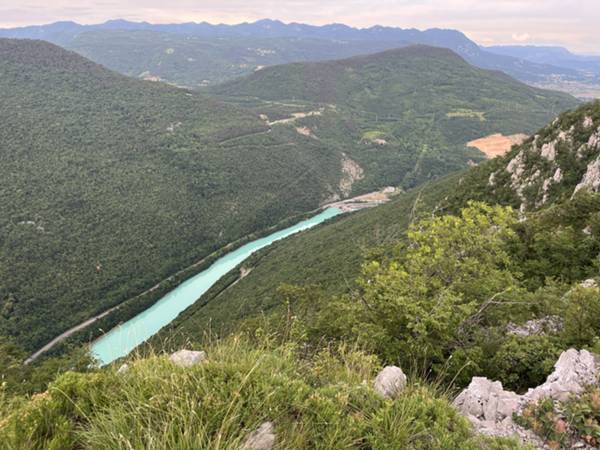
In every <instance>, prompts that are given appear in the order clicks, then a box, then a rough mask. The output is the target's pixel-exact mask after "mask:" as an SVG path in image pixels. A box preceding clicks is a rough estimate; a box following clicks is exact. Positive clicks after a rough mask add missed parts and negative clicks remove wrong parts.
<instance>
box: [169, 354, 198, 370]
mask: <svg viewBox="0 0 600 450" xmlns="http://www.w3.org/2000/svg"><path fill="white" fill-rule="evenodd" d="M169 359H170V360H171V362H172V363H173V364H175V365H176V366H179V367H192V366H195V365H196V364H199V363H201V362H203V361H205V360H206V352H194V351H191V350H179V351H178V352H175V353H173V354H172V355H171V356H170V357H169Z"/></svg>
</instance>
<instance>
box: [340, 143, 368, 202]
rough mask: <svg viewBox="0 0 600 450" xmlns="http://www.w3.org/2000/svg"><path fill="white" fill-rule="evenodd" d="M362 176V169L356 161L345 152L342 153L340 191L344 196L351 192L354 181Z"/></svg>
mask: <svg viewBox="0 0 600 450" xmlns="http://www.w3.org/2000/svg"><path fill="white" fill-rule="evenodd" d="M363 178H364V171H363V169H362V167H360V166H359V165H358V163H357V162H356V161H354V160H352V159H350V158H348V156H347V155H346V154H345V153H342V179H341V180H340V191H341V192H342V195H343V196H344V197H347V196H348V195H350V192H352V185H353V184H354V182H355V181H359V180H362V179H363Z"/></svg>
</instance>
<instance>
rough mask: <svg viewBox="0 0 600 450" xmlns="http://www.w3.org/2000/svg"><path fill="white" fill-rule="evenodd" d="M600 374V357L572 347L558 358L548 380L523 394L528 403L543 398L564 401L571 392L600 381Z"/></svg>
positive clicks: (581, 390) (573, 392) (577, 392)
mask: <svg viewBox="0 0 600 450" xmlns="http://www.w3.org/2000/svg"><path fill="white" fill-rule="evenodd" d="M599 375H600V359H599V357H598V356H596V355H594V354H592V353H590V352H588V351H586V350H581V351H580V352H578V351H577V350H574V349H571V350H567V351H566V352H564V353H563V354H562V355H560V358H558V361H557V363H556V364H555V365H554V372H552V373H551V374H550V375H549V376H548V379H547V380H546V382H545V383H544V384H542V385H540V386H538V387H536V388H535V389H530V390H529V391H527V393H526V394H525V395H524V396H523V397H524V399H525V401H526V402H527V403H529V402H532V401H538V400H540V399H542V398H552V399H554V400H560V401H564V400H566V399H567V398H568V397H569V396H570V395H571V394H579V393H581V392H583V390H584V389H585V387H586V386H588V385H590V384H594V383H597V382H598V376H599Z"/></svg>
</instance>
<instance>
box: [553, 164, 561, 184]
mask: <svg viewBox="0 0 600 450" xmlns="http://www.w3.org/2000/svg"><path fill="white" fill-rule="evenodd" d="M562 179H563V174H562V170H560V167H559V168H557V169H556V172H554V175H553V176H552V181H554V182H555V183H560V182H561V181H562Z"/></svg>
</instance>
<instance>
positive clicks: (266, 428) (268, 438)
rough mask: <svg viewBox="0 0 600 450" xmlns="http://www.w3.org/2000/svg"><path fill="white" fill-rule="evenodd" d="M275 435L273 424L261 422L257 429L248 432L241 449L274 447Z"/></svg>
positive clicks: (266, 449)
mask: <svg viewBox="0 0 600 450" xmlns="http://www.w3.org/2000/svg"><path fill="white" fill-rule="evenodd" d="M276 439H277V437H276V436H275V426H274V425H273V423H272V422H265V423H263V424H262V425H261V426H260V427H258V429H256V430H255V431H253V432H252V433H250V435H249V436H248V438H247V439H246V441H245V442H244V446H243V447H242V449H243V450H271V449H272V448H273V447H275V442H276Z"/></svg>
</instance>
